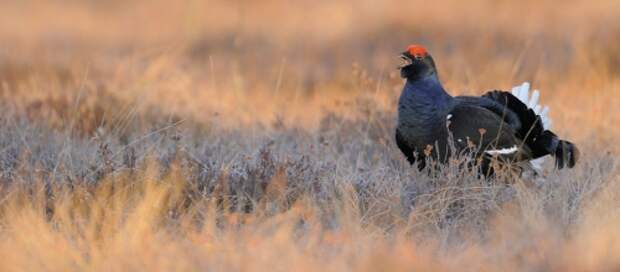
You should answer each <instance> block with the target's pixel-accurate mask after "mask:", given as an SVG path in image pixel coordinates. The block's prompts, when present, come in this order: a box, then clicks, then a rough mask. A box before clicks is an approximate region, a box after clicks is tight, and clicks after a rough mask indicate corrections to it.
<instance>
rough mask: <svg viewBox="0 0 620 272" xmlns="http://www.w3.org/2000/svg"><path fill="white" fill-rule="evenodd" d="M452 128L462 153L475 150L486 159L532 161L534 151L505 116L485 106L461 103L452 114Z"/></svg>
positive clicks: (453, 135) (449, 121) (450, 129)
mask: <svg viewBox="0 0 620 272" xmlns="http://www.w3.org/2000/svg"><path fill="white" fill-rule="evenodd" d="M448 129H449V131H450V133H452V137H453V139H454V143H455V146H456V147H457V148H458V149H459V150H463V149H466V148H473V149H474V150H476V151H477V152H479V153H482V154H484V155H485V156H499V157H502V158H507V159H510V160H513V161H520V160H524V159H529V158H530V157H531V151H530V149H529V148H528V147H527V146H525V145H523V143H522V141H521V140H520V139H519V138H518V137H517V135H516V132H515V129H514V128H513V127H512V126H510V125H508V124H507V123H506V122H505V121H504V120H503V119H502V116H500V115H498V114H496V113H495V112H493V111H490V110H488V109H486V108H484V107H480V106H474V105H471V104H457V105H456V106H455V107H454V108H453V109H452V110H451V111H450V113H449V114H448Z"/></svg>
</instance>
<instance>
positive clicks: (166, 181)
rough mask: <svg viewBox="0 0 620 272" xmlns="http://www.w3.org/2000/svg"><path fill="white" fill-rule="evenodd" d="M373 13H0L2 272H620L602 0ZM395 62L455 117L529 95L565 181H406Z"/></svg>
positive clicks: (317, 9) (225, 5)
mask: <svg viewBox="0 0 620 272" xmlns="http://www.w3.org/2000/svg"><path fill="white" fill-rule="evenodd" d="M302 2H303V1H302ZM470 2H471V1H470ZM463 3H464V2H463ZM515 3H516V2H515ZM375 5H376V3H375V4H370V3H367V4H364V5H362V4H360V5H354V6H351V5H350V4H347V3H345V2H340V1H335V2H334V1H330V2H329V3H328V2H324V3H322V4H321V5H317V4H303V3H300V4H299V5H292V4H286V3H282V2H279V1H269V2H264V3H255V2H248V3H241V2H239V3H237V2H235V3H234V4H233V3H232V2H228V1H221V2H220V1H210V2H209V3H202V2H196V1H179V2H177V3H176V4H175V5H171V4H170V2H166V1H149V3H148V4H145V3H144V2H140V1H136V2H135V3H125V2H123V1H118V2H117V1H107V2H106V3H103V2H101V3H99V2H77V1H76V2H72V1H68V2H54V1H49V2H39V1H15V2H8V3H6V5H5V6H3V8H2V9H1V10H0V39H1V40H2V44H3V47H0V109H2V115H1V116H0V184H1V186H0V256H3V258H2V259H0V271H37V270H54V271H97V270H98V271H136V270H145V271H171V270H177V271H187V270H216V271H220V270H232V271H256V270H280V271H291V270H294V271H304V270H305V271H343V270H345V271H411V270H422V271H437V270H446V271H452V270H459V271H460V270H466V271H499V270H508V271H510V270H515V271H523V270H528V271H529V270H542V271H548V270H555V271H566V270H571V271H575V270H588V271H601V270H610V271H613V270H617V269H618V267H620V261H618V260H620V254H619V252H620V248H619V246H618V245H620V231H618V230H619V229H620V201H619V200H620V175H619V172H618V163H619V161H618V159H617V155H618V152H619V151H620V150H618V147H617V145H616V138H617V137H618V136H620V133H619V132H620V130H619V129H618V128H617V125H616V124H617V123H618V122H619V121H620V119H618V118H619V117H620V110H619V108H618V107H617V105H619V104H620V96H619V95H618V94H620V80H619V78H618V73H617V72H618V71H619V69H620V66H619V65H620V62H619V61H618V56H620V48H618V47H617V46H616V45H617V44H618V43H614V42H612V41H615V40H618V39H619V38H620V28H618V26H617V25H615V24H610V23H609V22H611V21H613V19H615V18H616V17H617V15H618V11H620V8H617V3H616V1H599V2H598V3H597V4H592V3H590V2H588V1H583V2H582V1H576V2H575V3H573V4H572V5H570V6H567V7H565V9H563V13H558V12H554V11H556V7H555V5H554V4H553V1H542V2H541V1H525V2H519V4H512V3H511V2H505V3H504V2H502V3H494V2H493V3H491V2H487V1H473V3H468V4H467V5H463V4H461V1H445V2H443V3H441V4H432V5H428V4H427V5H425V7H426V9H425V12H424V13H420V12H418V10H417V9H412V8H413V7H416V5H418V6H419V5H421V3H416V1H406V2H398V1H388V2H382V4H381V5H380V6H381V7H382V8H380V9H379V8H376V6H375ZM533 6H535V7H536V8H531V9H528V10H530V11H532V14H530V15H529V18H528V21H527V22H522V21H520V22H515V21H514V18H515V17H514V16H511V15H513V14H514V13H518V12H519V9H522V8H524V7H533ZM396 7H398V8H396ZM451 8H453V9H454V10H457V8H458V9H459V10H461V12H456V11H453V10H452V9H451ZM164 11H165V12H164ZM465 11H467V12H465ZM24 12H31V13H33V14H30V15H32V16H29V18H31V20H23V18H24ZM412 12H413V13H414V14H413V15H412V14H411V13H412ZM20 14H21V15H20ZM471 14H477V15H478V16H477V18H476V20H471V18H469V16H470V15H471ZM491 14H492V15H493V16H490V15H491ZM327 15H329V16H327ZM414 15H415V16H414ZM483 15H484V16H483ZM328 17H329V18H331V19H330V20H327V19H326V18H328ZM152 18H157V20H153V19H152ZM17 24H19V28H18V27H17ZM421 25H424V28H421V27H420V26H421ZM457 26H458V27H457ZM603 26H604V27H603ZM481 27H482V28H483V29H482V30H481V29H480V28H481ZM601 29H605V31H602V30H601ZM568 30H570V31H568ZM481 33H483V34H481ZM410 42H419V43H423V44H425V45H427V47H428V48H429V51H431V53H432V54H433V55H434V57H435V60H436V61H437V64H438V66H439V69H440V77H441V78H442V80H443V81H444V82H445V83H446V84H445V85H446V87H447V88H449V90H450V91H451V92H452V93H453V94H481V93H482V92H483V91H485V90H488V89H491V88H503V89H508V88H510V87H512V86H513V85H517V84H520V83H521V82H522V81H526V80H527V81H531V82H532V84H533V87H534V88H537V89H540V90H541V101H542V103H543V104H547V105H549V106H550V107H551V112H550V116H551V117H552V118H553V119H554V128H553V129H554V131H555V132H557V133H558V134H559V135H561V136H562V137H564V138H567V139H570V140H572V141H574V142H575V143H576V144H577V145H578V146H579V147H580V149H581V151H582V152H581V153H582V157H581V160H580V162H579V163H578V165H577V166H576V167H575V168H574V169H565V170H561V171H557V170H555V169H553V167H552V164H551V163H550V162H548V163H547V164H546V165H544V170H545V172H544V181H542V182H540V181H538V182H531V181H529V180H527V179H519V178H516V177H513V176H510V175H508V174H506V175H501V174H500V175H499V177H498V178H497V179H494V180H484V179H482V178H480V177H479V176H478V175H477V174H476V172H475V171H470V170H467V169H464V168H462V167H459V165H458V161H454V162H453V163H452V164H450V165H447V166H443V167H441V168H440V169H437V170H433V171H432V173H427V172H419V171H418V170H417V169H415V168H414V167H411V166H410V165H409V164H408V163H407V162H406V160H405V159H404V157H403V156H402V154H401V153H400V151H399V150H398V149H397V148H396V145H395V143H394V141H393V128H394V121H395V110H396V109H395V105H396V100H397V98H398V95H399V91H400V86H401V85H402V81H401V80H400V79H399V78H398V74H397V72H396V70H395V69H394V67H395V65H396V63H393V62H395V60H394V58H393V57H394V56H395V55H397V53H398V52H399V51H400V50H402V48H404V46H405V45H406V44H408V43H410ZM614 46H615V47H614ZM392 60H394V61H392Z"/></svg>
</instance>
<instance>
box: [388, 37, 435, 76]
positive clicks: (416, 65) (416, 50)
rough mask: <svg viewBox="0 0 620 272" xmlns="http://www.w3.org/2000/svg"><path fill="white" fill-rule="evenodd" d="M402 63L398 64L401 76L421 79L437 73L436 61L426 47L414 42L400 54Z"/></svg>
mask: <svg viewBox="0 0 620 272" xmlns="http://www.w3.org/2000/svg"><path fill="white" fill-rule="evenodd" d="M400 58H401V60H402V64H401V65H400V66H398V68H399V69H400V76H401V77H403V78H406V79H411V80H415V79H420V78H424V77H426V76H429V75H436V74H437V69H436V68H435V62H434V61H433V58H432V57H431V55H430V54H428V52H427V51H426V49H425V48H424V47H422V46H420V45H417V44H412V45H410V46H408V47H407V50H406V51H405V52H403V53H402V54H401V55H400Z"/></svg>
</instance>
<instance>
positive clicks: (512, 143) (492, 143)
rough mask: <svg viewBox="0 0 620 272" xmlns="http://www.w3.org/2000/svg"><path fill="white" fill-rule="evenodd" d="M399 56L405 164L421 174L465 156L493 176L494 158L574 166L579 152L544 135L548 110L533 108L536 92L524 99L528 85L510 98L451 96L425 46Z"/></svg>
mask: <svg viewBox="0 0 620 272" xmlns="http://www.w3.org/2000/svg"><path fill="white" fill-rule="evenodd" d="M400 57H401V59H402V60H403V61H404V64H403V65H401V66H400V67H399V68H400V74H401V76H402V77H403V78H405V79H406V83H405V86H404V88H403V91H402V93H401V95H400V99H399V101H398V124H397V128H396V144H397V145H398V147H399V149H400V150H401V151H402V152H403V153H404V154H405V156H406V157H407V159H408V160H409V162H410V163H412V164H417V166H418V167H419V168H420V169H423V168H424V167H425V164H426V161H427V159H431V160H434V161H439V162H440V163H445V162H446V161H447V159H448V158H449V156H451V155H452V154H451V153H454V152H458V153H465V152H469V154H474V155H475V156H476V158H477V159H480V160H479V161H481V162H482V165H481V167H482V170H483V171H485V173H488V172H487V171H488V170H491V171H492V169H489V166H490V164H489V163H490V162H491V161H492V160H493V159H498V160H497V161H500V162H518V163H521V162H530V163H532V164H533V163H536V162H538V161H540V160H541V159H542V157H544V156H546V155H552V156H554V157H555V164H556V166H557V167H558V168H563V167H565V166H567V167H573V166H574V165H575V163H576V161H577V159H578V157H579V150H578V149H577V147H576V146H575V145H574V144H573V143H571V142H568V141H565V140H561V139H559V138H558V137H557V136H556V135H555V134H554V133H553V132H551V131H550V130H548V128H549V126H550V120H549V119H548V117H547V111H548V109H547V108H546V107H545V108H542V107H541V106H539V105H537V100H538V96H539V93H538V91H534V92H533V94H532V96H531V98H529V84H528V83H524V84H523V85H521V86H519V87H515V88H513V90H512V93H510V92H505V91H498V90H495V91H490V92H487V93H486V94H484V95H482V96H481V97H473V96H457V97H453V96H451V95H449V94H448V93H447V92H446V90H445V89H444V88H443V86H442V85H441V82H440V81H439V78H438V75H437V68H436V67H435V63H434V61H433V58H432V57H431V55H430V54H428V52H427V51H426V49H424V47H422V46H419V45H411V46H409V47H408V48H407V51H405V52H403V53H402V55H401V56H400ZM528 99H529V100H528Z"/></svg>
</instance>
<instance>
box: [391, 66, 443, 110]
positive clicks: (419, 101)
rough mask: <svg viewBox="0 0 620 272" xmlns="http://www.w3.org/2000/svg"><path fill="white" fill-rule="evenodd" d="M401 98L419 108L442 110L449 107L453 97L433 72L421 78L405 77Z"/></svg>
mask: <svg viewBox="0 0 620 272" xmlns="http://www.w3.org/2000/svg"><path fill="white" fill-rule="evenodd" d="M403 99H404V100H407V101H406V103H411V104H412V105H415V106H416V107H419V108H425V107H432V108H434V109H436V110H444V109H447V108H448V107H450V105H451V102H452V99H453V98H452V96H450V95H449V94H448V93H447V92H446V90H445V89H444V88H443V86H442V85H441V82H439V79H438V78H437V74H435V73H433V74H431V75H428V76H425V77H423V78H418V79H407V82H406V83H405V87H404V89H403V93H402V96H401V100H403Z"/></svg>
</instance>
